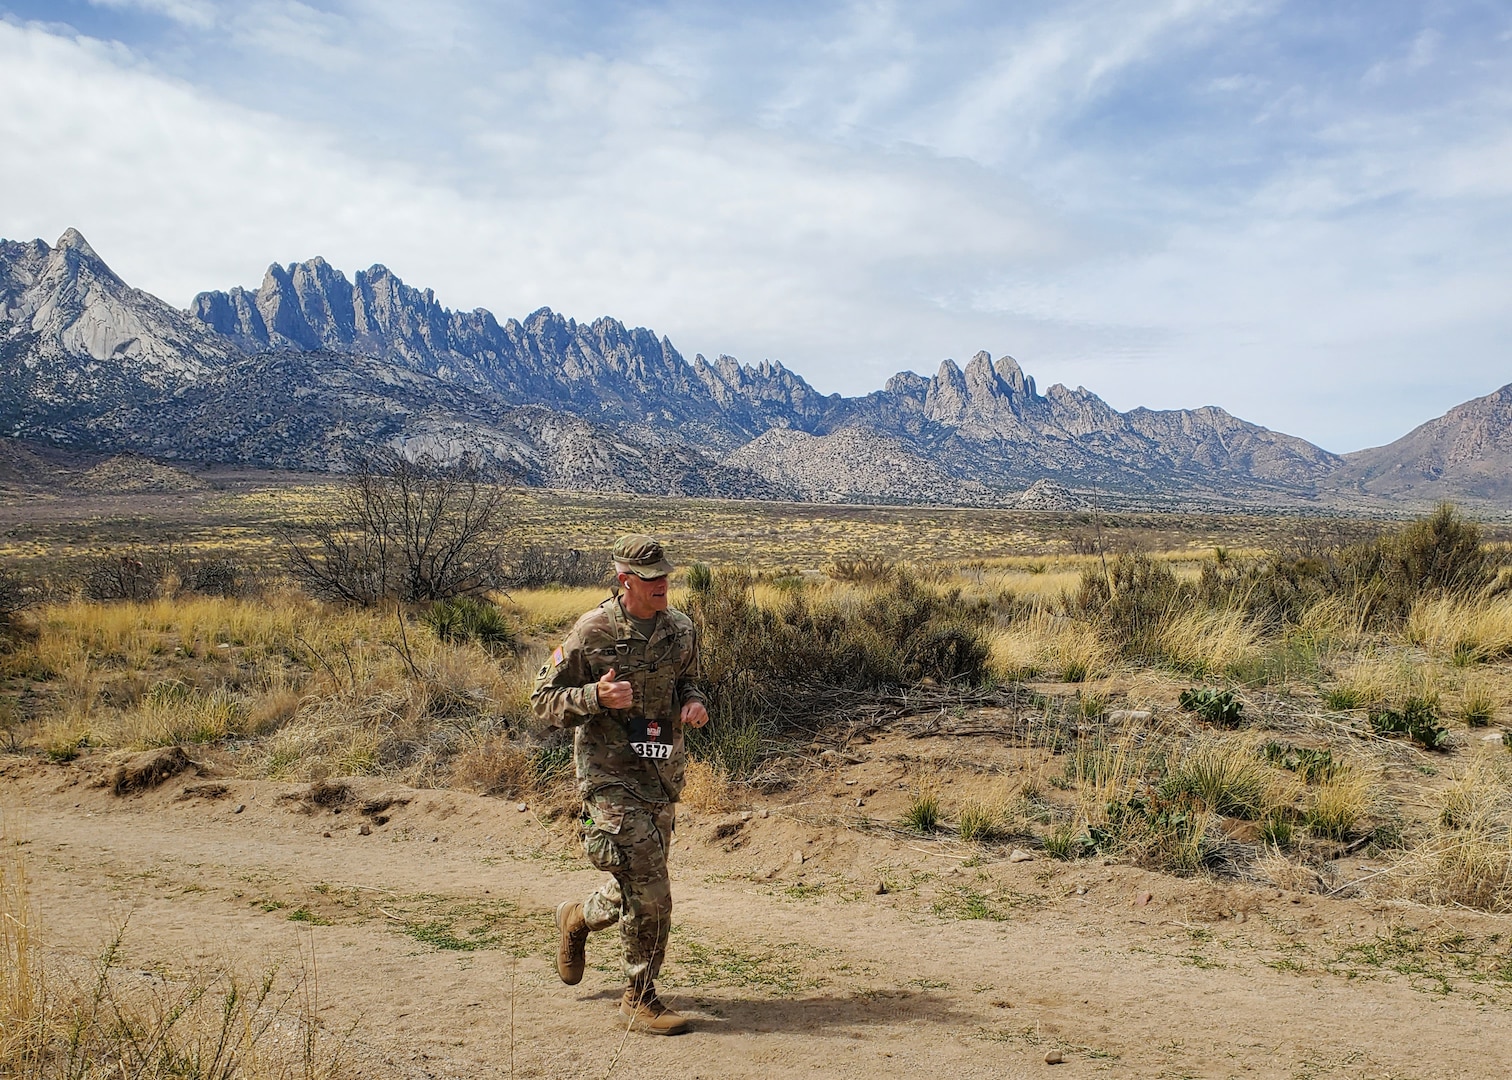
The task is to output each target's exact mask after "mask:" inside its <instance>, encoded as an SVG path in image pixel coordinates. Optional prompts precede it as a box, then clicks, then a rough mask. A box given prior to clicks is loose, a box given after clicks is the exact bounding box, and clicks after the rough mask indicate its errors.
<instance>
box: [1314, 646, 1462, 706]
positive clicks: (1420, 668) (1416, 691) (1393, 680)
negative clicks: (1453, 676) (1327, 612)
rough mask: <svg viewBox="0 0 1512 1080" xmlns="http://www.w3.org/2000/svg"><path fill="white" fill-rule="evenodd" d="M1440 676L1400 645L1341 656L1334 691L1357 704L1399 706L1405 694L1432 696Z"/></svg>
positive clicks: (1370, 648)
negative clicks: (1403, 649)
mask: <svg viewBox="0 0 1512 1080" xmlns="http://www.w3.org/2000/svg"><path fill="white" fill-rule="evenodd" d="M1441 683H1442V676H1441V674H1440V672H1439V670H1438V668H1437V667H1436V666H1434V665H1432V664H1422V663H1419V662H1417V661H1415V660H1414V659H1413V657H1412V656H1410V655H1409V654H1408V653H1406V652H1403V651H1401V650H1400V649H1381V650H1377V649H1375V648H1373V647H1369V646H1367V648H1366V649H1365V651H1363V652H1361V653H1357V654H1354V655H1352V656H1349V657H1345V658H1343V659H1342V660H1341V661H1340V662H1339V663H1338V664H1337V665H1336V668H1335V693H1336V694H1339V695H1342V697H1341V698H1340V700H1341V701H1348V702H1353V705H1354V706H1357V707H1370V706H1374V705H1390V706H1392V707H1400V706H1401V704H1402V703H1403V702H1404V701H1406V700H1407V699H1408V698H1413V697H1417V698H1424V699H1435V698H1436V697H1437V696H1438V694H1439V691H1440V686H1441Z"/></svg>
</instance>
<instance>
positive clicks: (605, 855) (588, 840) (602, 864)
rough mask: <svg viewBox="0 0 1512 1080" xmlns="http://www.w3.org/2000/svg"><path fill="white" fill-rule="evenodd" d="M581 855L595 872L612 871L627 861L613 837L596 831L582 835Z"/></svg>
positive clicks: (591, 830)
mask: <svg viewBox="0 0 1512 1080" xmlns="http://www.w3.org/2000/svg"><path fill="white" fill-rule="evenodd" d="M583 853H584V854H585V855H587V856H588V861H589V862H591V863H592V864H593V866H594V868H595V869H597V870H614V869H617V868H618V867H621V866H624V865H625V863H626V862H628V861H629V860H628V859H627V858H626V857H625V853H624V851H623V850H621V848H620V846H619V845H618V844H616V843H615V842H614V837H612V836H610V835H609V834H607V833H605V832H601V831H600V830H598V829H589V830H588V831H587V832H586V833H584V834H583Z"/></svg>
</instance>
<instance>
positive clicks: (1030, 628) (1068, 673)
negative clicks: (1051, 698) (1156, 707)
mask: <svg viewBox="0 0 1512 1080" xmlns="http://www.w3.org/2000/svg"><path fill="white" fill-rule="evenodd" d="M988 644H989V646H990V648H991V657H992V666H993V670H994V671H995V672H996V673H997V674H998V675H999V676H1000V677H1002V678H1005V679H1020V678H1034V677H1036V676H1040V675H1055V676H1057V677H1059V678H1062V679H1064V680H1065V681H1067V682H1083V681H1085V680H1087V679H1097V678H1101V677H1103V676H1104V675H1106V674H1107V673H1108V671H1109V669H1110V668H1111V666H1112V664H1113V659H1114V652H1113V650H1112V649H1111V648H1110V647H1109V645H1108V644H1107V642H1105V641H1104V640H1103V639H1102V638H1101V637H1100V636H1099V635H1098V633H1097V631H1096V630H1095V629H1094V628H1093V627H1091V626H1088V625H1087V624H1086V623H1083V622H1078V621H1077V620H1075V619H1071V618H1068V617H1067V616H1064V615H1055V614H1052V613H1051V612H1049V611H1046V610H1038V611H1035V612H1034V613H1033V614H1031V615H1030V616H1028V617H1027V618H1024V619H1019V620H1016V621H1014V622H1013V623H1011V624H1010V625H1008V626H1006V627H1003V628H1001V629H999V630H996V631H994V632H993V634H992V635H991V638H990V640H989V643H988Z"/></svg>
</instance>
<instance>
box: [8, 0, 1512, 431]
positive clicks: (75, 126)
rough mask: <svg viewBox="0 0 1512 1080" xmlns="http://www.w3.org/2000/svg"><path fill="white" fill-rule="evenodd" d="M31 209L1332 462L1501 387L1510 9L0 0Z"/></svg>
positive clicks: (514, 307)
mask: <svg viewBox="0 0 1512 1080" xmlns="http://www.w3.org/2000/svg"><path fill="white" fill-rule="evenodd" d="M70 226H72V227H76V228H78V229H79V230H80V231H81V232H83V234H84V235H85V236H86V237H87V238H88V239H89V241H90V242H91V244H92V245H93V246H94V247H95V249H96V250H97V251H98V252H99V253H100V255H101V256H102V257H103V258H104V259H105V260H106V261H107V262H108V263H110V265H111V266H112V268H113V269H114V270H115V271H116V272H117V273H118V274H120V275H121V276H122V277H124V278H125V279H126V280H127V281H128V282H129V283H131V284H133V285H135V286H137V287H139V288H144V289H146V290H148V291H150V292H152V293H155V294H156V295H158V296H160V297H162V298H163V299H165V300H167V301H169V302H171V303H173V304H175V305H178V306H187V305H188V303H189V301H190V300H191V299H192V297H193V296H194V294H195V293H197V292H200V291H202V290H206V289H216V288H219V289H224V288H229V287H230V286H232V285H237V284H241V285H245V286H249V287H251V286H255V285H256V284H257V283H258V282H259V281H260V280H261V278H262V274H263V271H264V270H265V269H266V267H267V266H268V264H269V263H271V262H275V261H276V262H280V263H285V264H287V263H290V262H294V261H300V260H304V259H308V258H311V257H313V256H315V255H322V256H324V257H325V258H326V259H327V261H329V262H330V263H331V264H332V265H334V266H336V267H338V268H340V269H342V270H344V271H345V272H346V273H347V275H348V276H349V277H350V276H351V275H352V274H353V273H354V272H355V271H356V270H358V269H363V268H366V267H368V266H370V265H372V264H373V263H383V264H384V265H386V266H388V267H389V268H391V269H392V270H393V271H394V272H395V273H397V274H398V275H399V276H401V277H402V278H404V280H405V281H407V282H408V283H409V284H412V285H415V286H418V287H422V288H423V287H430V288H433V289H434V290H435V291H436V295H437V297H438V299H439V300H440V301H441V302H442V303H443V304H445V305H446V306H448V307H453V308H460V309H471V308H474V307H486V308H488V309H489V310H490V311H492V312H494V313H495V315H497V316H498V317H499V318H500V319H501V320H502V319H504V318H508V317H523V316H524V315H526V314H528V313H529V312H531V311H534V310H535V309H537V308H539V307H543V306H547V307H551V308H553V309H554V310H556V311H559V312H562V313H563V314H565V315H570V316H573V317H575V318H577V319H579V320H590V319H593V318H596V317H598V316H600V315H611V316H613V317H615V318H617V319H620V320H622V321H624V322H626V323H628V324H630V325H639V326H648V327H650V328H652V329H653V330H655V331H657V332H658V333H661V334H665V335H667V336H668V337H670V338H671V340H672V341H673V343H674V344H675V345H676V346H677V347H678V349H679V350H680V351H681V352H682V353H683V354H684V355H685V356H687V357H689V358H691V357H692V356H693V354H694V353H697V352H701V353H704V354H705V355H707V356H710V357H713V356H717V355H719V354H721V353H727V354H730V355H733V356H736V357H738V358H739V359H741V360H742V361H745V362H756V361H760V360H763V359H774V360H780V361H781V362H782V363H783V364H785V365H786V366H787V367H789V368H791V369H792V370H794V371H796V372H798V373H799V374H801V375H802V376H804V377H805V378H806V379H807V380H808V381H809V382H810V383H812V384H813V385H814V386H815V387H817V388H818V389H820V390H821V391H824V392H840V393H845V394H861V393H866V392H868V391H870V390H874V389H877V388H880V387H881V385H882V384H883V382H884V381H885V380H886V379H887V378H888V376H890V375H892V374H893V373H894V372H896V371H900V370H905V369H909V370H915V371H919V372H921V373H924V374H932V373H933V372H934V371H935V370H936V369H937V367H938V366H939V364H940V362H941V361H942V360H944V359H945V358H947V357H951V358H954V359H956V360H957V361H959V362H962V363H964V362H965V361H966V360H967V359H969V358H970V357H971V356H972V355H973V354H974V353H976V352H977V351H978V350H986V351H988V352H989V353H991V354H992V355H993V356H1000V355H1004V354H1008V355H1012V356H1014V357H1016V358H1017V359H1018V360H1019V362H1020V363H1021V364H1022V365H1023V367H1024V369H1025V370H1026V371H1027V372H1028V373H1029V374H1031V375H1033V376H1035V377H1036V378H1037V380H1038V382H1039V385H1040V387H1041V389H1043V388H1044V387H1046V386H1048V385H1049V384H1051V383H1053V382H1063V383H1065V384H1067V385H1069V386H1077V385H1084V386H1086V387H1087V388H1088V389H1090V390H1092V391H1094V392H1096V393H1098V394H1100V395H1101V396H1102V397H1103V398H1105V399H1106V400H1107V401H1108V402H1109V403H1110V404H1112V405H1113V406H1114V407H1116V408H1119V409H1129V408H1133V407H1135V406H1139V405H1143V406H1148V407H1151V408H1194V407H1198V406H1202V405H1209V404H1211V405H1219V406H1221V407H1223V408H1226V409H1228V410H1229V411H1230V412H1232V413H1234V414H1236V415H1238V416H1241V417H1243V418H1245V419H1247V420H1251V421H1253V422H1255V423H1260V424H1264V425H1265V426H1267V427H1270V428H1273V429H1277V430H1281V431H1286V432H1289V433H1291V434H1294V435H1299V436H1302V437H1303V438H1306V439H1309V440H1311V441H1313V442H1315V443H1317V444H1319V445H1320V446H1323V447H1325V448H1327V449H1329V450H1334V451H1338V452H1344V451H1349V450H1355V449H1360V448H1362V447H1366V446H1373V445H1379V444H1382V443H1385V442H1389V441H1391V440H1393V439H1395V438H1397V437H1399V436H1401V435H1403V434H1405V433H1406V432H1407V431H1408V430H1409V429H1411V428H1412V427H1414V426H1415V425H1417V424H1419V423H1421V422H1423V421H1425V420H1428V419H1430V418H1432V417H1434V416H1437V415H1439V414H1441V413H1443V412H1444V411H1445V410H1446V409H1448V408H1450V407H1452V406H1453V405H1456V404H1458V403H1460V402H1462V401H1464V400H1467V399H1469V398H1471V397H1476V396H1479V395H1481V394H1485V393H1489V392H1490V391H1492V390H1495V389H1496V388H1498V387H1500V386H1502V385H1504V384H1506V383H1509V382H1512V4H1508V3H1506V0H1444V2H1430V0H1423V2H1417V3H1408V2H1400V0H1359V2H1356V0H1330V2H1328V3H1317V2H1316V0H1298V2H1286V0H1060V2H1044V3H1028V2H1025V3H1016V2H1008V0H985V2H977V0H935V2H933V3H930V4H918V3H901V2H900V3H889V2H884V0H869V2H854V3H826V2H824V0H805V2H803V3H797V2H790V0H767V2H766V3H763V4H760V5H755V4H744V3H701V4H695V3H681V2H662V3H610V2H578V0H553V2H550V3H547V2H536V3H526V2H522V0H428V2H425V3H408V2H402V0H307V2H306V0H238V2H235V3H221V2H218V0H47V2H42V0H25V2H13V0H0V236H4V237H7V238H10V239H31V238H33V237H42V238H44V239H46V240H48V241H49V242H52V241H55V240H56V239H57V237H58V236H59V234H61V233H62V232H63V230H64V229H65V228H68V227H70Z"/></svg>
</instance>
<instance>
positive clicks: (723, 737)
mask: <svg viewBox="0 0 1512 1080" xmlns="http://www.w3.org/2000/svg"><path fill="white" fill-rule="evenodd" d="M683 737H684V738H685V739H686V740H687V747H688V753H689V754H691V755H692V756H693V757H694V758H696V759H698V760H699V761H702V762H704V763H705V764H707V765H711V766H713V767H714V768H715V769H716V770H718V771H719V772H722V773H724V774H725V775H726V776H728V777H729V778H730V779H731V780H748V779H750V778H751V777H752V776H753V775H754V774H755V773H756V771H757V770H758V769H759V768H760V767H761V763H762V762H763V761H764V760H766V757H767V752H768V749H769V734H768V732H767V730H766V728H765V727H764V726H763V725H762V723H761V721H760V719H759V718H757V717H755V716H752V715H749V714H741V713H734V714H730V715H725V714H723V713H721V714H720V718H719V720H718V722H710V723H708V724H705V725H704V726H703V727H701V728H685V729H684V731H683Z"/></svg>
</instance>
